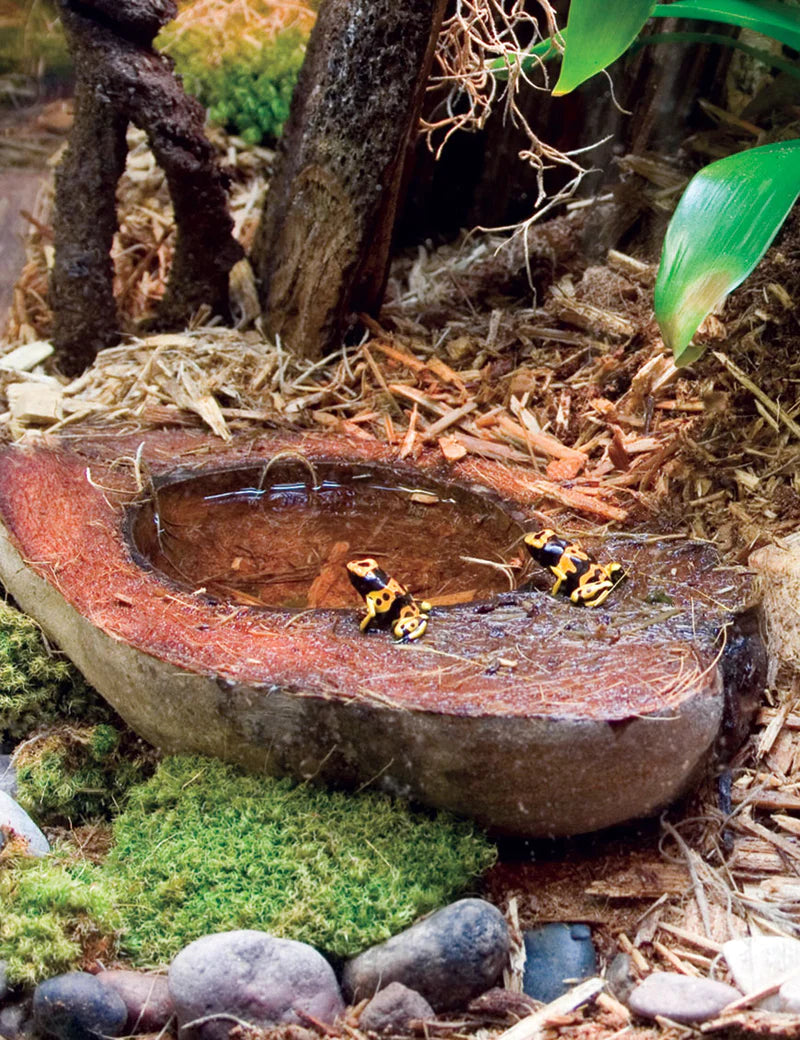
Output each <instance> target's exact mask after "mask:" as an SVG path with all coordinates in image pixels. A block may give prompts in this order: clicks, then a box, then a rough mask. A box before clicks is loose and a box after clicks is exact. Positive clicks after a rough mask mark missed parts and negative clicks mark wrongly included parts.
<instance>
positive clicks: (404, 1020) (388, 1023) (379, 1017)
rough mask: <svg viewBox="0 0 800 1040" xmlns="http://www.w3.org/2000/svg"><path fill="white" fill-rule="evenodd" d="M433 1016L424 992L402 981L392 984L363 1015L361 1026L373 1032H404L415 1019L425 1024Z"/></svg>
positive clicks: (368, 1006) (386, 987)
mask: <svg viewBox="0 0 800 1040" xmlns="http://www.w3.org/2000/svg"><path fill="white" fill-rule="evenodd" d="M433 1015H434V1010H433V1008H432V1007H431V1006H430V1004H429V1003H428V1001H427V1000H426V999H425V998H424V997H423V996H422V994H421V993H417V991H416V990H414V989H409V988H408V986H404V985H403V983H402V982H390V983H389V985H388V986H385V987H384V988H383V989H381V990H378V992H377V993H376V994H375V996H374V997H373V998H372V1000H371V1001H370V1002H369V1004H367V1006H366V1007H365V1008H364V1010H363V1011H362V1012H361V1017H360V1018H359V1020H358V1025H359V1028H361V1029H367V1030H369V1031H370V1032H373V1033H405V1032H407V1031H408V1029H409V1023H411V1022H413V1021H414V1020H415V1019H416V1020H417V1021H425V1020H426V1019H429V1018H433Z"/></svg>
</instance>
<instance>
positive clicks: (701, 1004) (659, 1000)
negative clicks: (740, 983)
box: [628, 971, 742, 1025]
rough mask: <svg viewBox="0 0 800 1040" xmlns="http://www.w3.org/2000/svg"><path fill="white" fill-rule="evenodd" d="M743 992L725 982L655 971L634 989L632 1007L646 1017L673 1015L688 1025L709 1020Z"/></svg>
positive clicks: (677, 1020)
mask: <svg viewBox="0 0 800 1040" xmlns="http://www.w3.org/2000/svg"><path fill="white" fill-rule="evenodd" d="M741 995H742V994H741V993H740V992H739V991H738V990H737V989H734V988H733V986H728V985H727V984H726V983H724V982H716V981H715V980H714V979H696V978H691V977H690V976H688V975H678V974H673V973H672V972H668V971H654V972H653V974H652V975H648V976H647V978H646V979H645V980H644V982H641V983H639V985H638V986H637V987H636V988H635V989H634V990H633V992H632V993H631V995H630V997H629V998H628V1007H629V1008H630V1009H631V1011H633V1012H634V1014H636V1015H641V1017H642V1018H656V1017H659V1016H660V1017H663V1018H669V1019H671V1020H672V1021H673V1022H681V1023H685V1024H686V1025H690V1024H696V1023H698V1022H707V1021H708V1020H709V1019H711V1018H715V1017H716V1016H717V1015H718V1014H719V1013H720V1011H721V1010H722V1009H723V1008H724V1007H725V1006H726V1005H728V1004H730V1003H731V1002H732V1001H734V1000H738V999H739V997H741Z"/></svg>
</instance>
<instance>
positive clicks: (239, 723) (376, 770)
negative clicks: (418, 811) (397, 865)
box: [0, 525, 723, 837]
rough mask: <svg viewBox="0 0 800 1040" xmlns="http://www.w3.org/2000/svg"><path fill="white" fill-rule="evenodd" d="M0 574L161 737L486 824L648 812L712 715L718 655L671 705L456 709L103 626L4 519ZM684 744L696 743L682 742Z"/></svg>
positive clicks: (687, 766)
mask: <svg viewBox="0 0 800 1040" xmlns="http://www.w3.org/2000/svg"><path fill="white" fill-rule="evenodd" d="M0 579H1V580H2V582H3V584H4V585H5V587H6V588H7V590H8V591H9V593H10V594H11V595H12V596H13V597H14V599H15V600H16V602H17V603H18V604H19V606H20V607H21V608H22V609H23V610H24V611H26V612H27V613H29V614H30V615H31V616H32V617H33V618H35V619H36V620H37V621H38V622H39V624H40V625H41V626H42V628H43V630H44V631H45V633H46V634H47V635H48V637H49V638H51V639H52V640H53V641H54V642H55V643H56V644H57V645H58V646H59V647H60V648H61V649H62V650H63V651H64V653H65V654H67V656H68V657H69V658H70V659H71V660H72V661H73V662H74V663H75V665H76V666H77V667H78V668H79V669H80V670H81V671H82V672H83V673H84V675H85V676H86V678H87V680H88V681H89V682H90V683H91V684H92V685H93V686H94V687H95V688H96V689H97V690H98V692H100V693H101V694H102V695H103V696H104V697H105V698H106V699H107V700H108V701H109V702H110V703H111V704H112V705H113V706H114V707H115V708H116V710H117V711H119V713H120V714H121V715H122V716H123V718H124V719H125V720H126V721H127V722H128V724H129V725H130V726H131V727H132V728H133V729H134V730H136V731H137V732H138V733H139V734H140V735H142V736H143V737H145V738H146V739H147V740H149V741H151V742H152V743H154V744H156V745H157V746H159V747H160V748H161V749H162V750H163V751H165V752H181V751H182V752H197V753H200V754H206V755H214V756H218V757H220V758H223V759H226V760H228V761H232V762H237V763H239V764H241V765H243V766H245V767H247V768H249V769H252V770H255V771H263V772H268V773H271V774H275V775H292V776H295V777H297V778H301V779H314V780H319V781H324V782H329V783H331V784H335V785H338V786H345V787H363V786H365V785H369V786H371V787H372V789H375V790H382V791H386V792H389V793H391V794H393V795H398V796H401V797H404V798H409V799H411V800H412V801H418V802H421V803H424V804H426V805H429V806H432V807H434V808H441V809H449V810H451V811H453V812H456V813H460V814H463V815H466V816H471V817H473V818H474V819H476V820H477V821H478V822H479V823H480V824H481V825H483V826H485V827H487V828H489V829H491V830H493V831H495V832H497V833H504V834H513V835H518V836H522V837H546V836H560V835H567V834H579V833H585V832H588V831H593V830H598V829H601V828H603V827H608V826H612V825H614V824H617V823H621V822H624V821H625V820H629V819H631V818H635V817H642V816H646V815H649V814H651V813H653V812H655V811H656V810H658V809H660V808H662V807H664V806H665V805H667V804H669V803H670V802H672V801H674V800H675V799H676V798H678V797H679V796H680V795H681V794H682V793H684V792H685V790H686V789H687V788H688V787H689V786H690V784H691V783H692V781H693V780H694V779H695V778H696V775H697V773H698V771H699V770H700V769H701V768H702V766H703V764H704V762H705V761H706V758H707V755H708V753H709V751H710V749H711V748H712V746H713V743H714V740H715V738H716V736H717V733H718V731H719V727H720V722H721V718H722V712H723V685H722V679H721V675H720V672H719V669H718V668H714V669H713V670H711V671H710V672H709V674H708V676H707V679H706V684H705V685H704V686H703V687H702V688H701V689H700V690H699V691H698V692H697V693H696V694H695V695H694V696H693V697H692V698H690V699H686V700H684V701H683V702H682V703H681V705H680V711H679V712H678V713H675V712H672V711H670V710H668V709H665V711H664V712H662V713H659V714H658V715H651V716H648V717H641V716H639V717H635V718H631V719H630V720H626V721H624V722H615V723H608V722H605V721H597V720H580V719H578V720H576V719H559V718H557V717H552V718H535V719H527V720H526V719H520V718H519V717H510V718H501V717H477V718H476V717H456V716H453V715H444V714H436V713H425V712H417V711H409V710H398V709H393V708H391V707H388V706H384V705H376V704H373V703H370V704H365V703H355V704H354V703H352V702H346V701H340V700H334V699H326V698H323V697H319V696H309V695H304V694H303V692H302V691H296V690H292V691H286V690H282V689H280V688H278V687H252V686H244V685H229V684H226V683H225V682H224V681H222V680H220V679H218V678H216V677H214V676H211V675H203V674H200V673H196V672H189V671H185V670H182V669H180V668H178V667H176V666H175V665H172V664H169V663H168V662H164V661H161V660H158V659H157V658H155V657H153V656H150V655H148V654H147V653H146V652H145V651H140V650H137V649H134V648H133V647H132V646H130V645H128V644H127V643H125V642H123V641H121V640H117V639H114V638H113V637H112V636H110V635H108V634H107V633H105V632H103V631H102V630H101V629H99V628H98V627H96V626H95V625H94V624H93V623H92V622H91V621H90V620H88V619H87V618H85V617H83V616H82V615H81V614H79V613H78V611H76V610H75V608H74V607H72V606H71V605H70V604H69V603H68V602H67V601H66V599H65V598H64V597H63V596H62V595H61V593H60V592H59V591H58V590H57V589H56V588H55V587H54V586H52V585H51V584H50V583H49V582H47V581H45V580H44V579H43V578H41V577H39V576H38V575H37V574H35V573H34V571H33V570H32V568H31V567H29V566H28V565H27V564H26V563H25V562H24V561H23V559H22V557H21V555H20V554H19V552H18V551H17V549H16V548H15V547H14V545H13V541H12V538H11V535H10V534H9V532H8V530H7V529H6V528H5V526H3V525H0ZM144 693H146V694H147V696H143V694H144ZM156 719H157V725H156V721H155V720H156ZM665 726H668V727H670V729H671V731H672V732H671V737H672V739H671V740H670V741H666V740H664V739H663V737H664V732H663V728H664V727H665ZM653 727H657V732H658V739H657V741H655V743H654V742H653V741H652V740H651V739H650V737H651V734H652V733H653V732H654V731H653ZM687 748H696V749H699V750H697V751H695V752H692V753H690V754H688V755H687ZM656 752H657V753H656ZM612 778H613V782H612Z"/></svg>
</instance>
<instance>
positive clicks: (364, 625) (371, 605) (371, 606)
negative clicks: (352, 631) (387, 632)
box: [358, 592, 381, 632]
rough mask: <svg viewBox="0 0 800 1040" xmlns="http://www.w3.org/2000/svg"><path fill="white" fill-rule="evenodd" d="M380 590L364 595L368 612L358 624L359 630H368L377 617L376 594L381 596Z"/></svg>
mask: <svg viewBox="0 0 800 1040" xmlns="http://www.w3.org/2000/svg"><path fill="white" fill-rule="evenodd" d="M380 595H381V593H380V592H377V593H376V592H368V593H367V594H366V596H365V597H364V604H365V606H366V608H367V613H366V616H365V617H364V618H362V620H361V624H360V625H359V626H358V630H359V632H366V631H367V630H368V628H369V627H370V625H371V624H372V622H373V621H374V620H375V618H376V617H377V616H378V611H377V607H376V605H375V599H376V596H378V597H379V596H380Z"/></svg>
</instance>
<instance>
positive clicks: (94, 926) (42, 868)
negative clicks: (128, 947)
mask: <svg viewBox="0 0 800 1040" xmlns="http://www.w3.org/2000/svg"><path fill="white" fill-rule="evenodd" d="M0 907H2V912H0V960H3V961H5V962H6V967H7V972H8V977H9V980H10V981H11V982H14V983H29V984H34V983H37V982H39V981H41V980H42V979H46V978H49V977H50V976H52V975H58V974H59V973H60V972H64V971H69V970H70V969H72V968H75V967H77V966H78V965H80V964H81V962H82V961H83V959H84V957H86V956H88V955H89V954H90V953H91V954H93V955H94V956H102V957H103V958H104V959H105V958H108V957H109V956H110V955H111V956H113V953H114V949H115V945H116V937H117V934H118V930H119V928H120V926H121V924H122V918H121V916H120V913H119V911H118V910H117V909H116V908H115V906H114V888H113V885H112V884H110V883H109V881H108V879H107V878H106V877H104V875H103V872H102V870H101V869H100V868H98V867H94V866H92V865H91V864H88V863H75V862H74V860H71V859H70V858H69V856H68V855H67V853H66V852H65V851H64V850H62V849H58V848H56V849H54V850H53V851H52V852H51V854H50V855H49V856H47V857H44V858H41V859H38V858H34V857H32V856H14V855H9V854H8V852H7V851H5V850H4V852H3V853H0Z"/></svg>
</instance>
